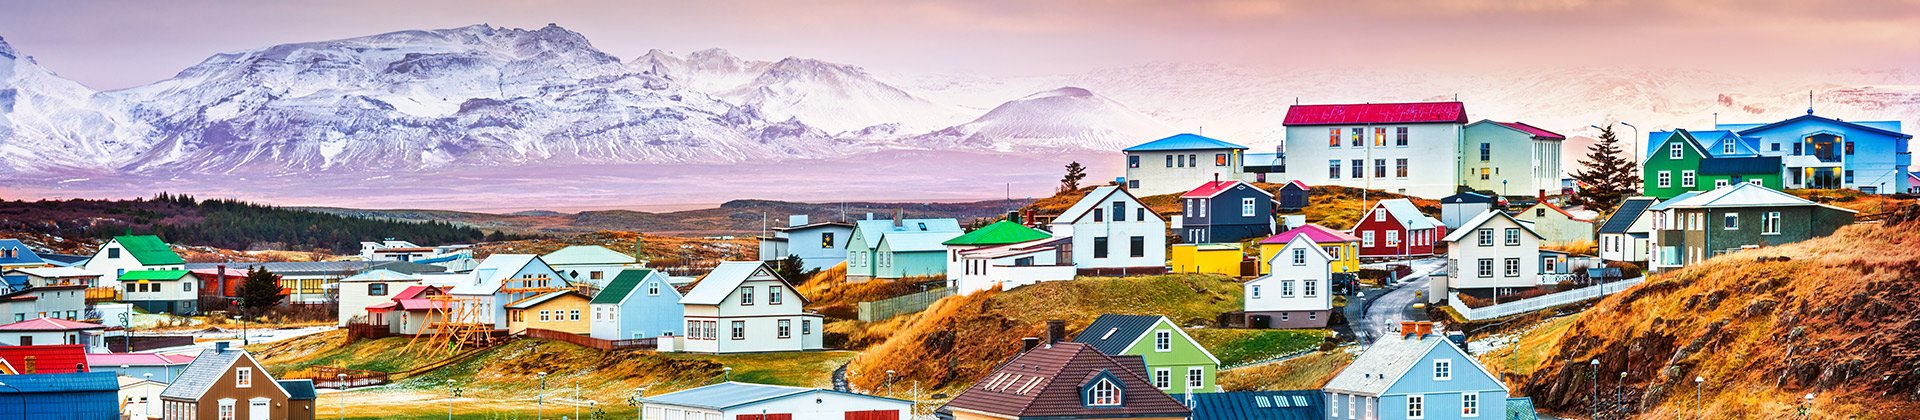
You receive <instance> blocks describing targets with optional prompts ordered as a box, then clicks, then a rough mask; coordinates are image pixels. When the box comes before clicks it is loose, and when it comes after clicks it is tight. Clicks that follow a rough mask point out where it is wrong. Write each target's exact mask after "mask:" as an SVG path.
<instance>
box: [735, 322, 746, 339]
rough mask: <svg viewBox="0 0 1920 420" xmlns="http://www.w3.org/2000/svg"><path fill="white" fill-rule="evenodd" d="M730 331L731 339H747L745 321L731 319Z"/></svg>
mask: <svg viewBox="0 0 1920 420" xmlns="http://www.w3.org/2000/svg"><path fill="white" fill-rule="evenodd" d="M731 331H733V339H735V340H745V339H747V321H733V328H732V329H731Z"/></svg>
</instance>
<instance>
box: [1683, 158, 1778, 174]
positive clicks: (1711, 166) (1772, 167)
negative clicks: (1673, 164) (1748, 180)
mask: <svg viewBox="0 0 1920 420" xmlns="http://www.w3.org/2000/svg"><path fill="white" fill-rule="evenodd" d="M1700 173H1701V174H1702V175H1763V174H1779V173H1780V157H1779V156H1752V157H1716V158H1707V159H1701V160H1700Z"/></svg>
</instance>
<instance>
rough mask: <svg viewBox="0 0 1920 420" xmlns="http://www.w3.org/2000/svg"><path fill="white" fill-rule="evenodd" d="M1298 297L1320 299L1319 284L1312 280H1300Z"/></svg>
mask: <svg viewBox="0 0 1920 420" xmlns="http://www.w3.org/2000/svg"><path fill="white" fill-rule="evenodd" d="M1300 296H1305V297H1310V298H1311V297H1320V282H1319V281H1316V280H1314V279H1306V280H1301V281H1300Z"/></svg>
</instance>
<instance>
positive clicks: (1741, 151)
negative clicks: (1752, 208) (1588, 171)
mask: <svg viewBox="0 0 1920 420" xmlns="http://www.w3.org/2000/svg"><path fill="white" fill-rule="evenodd" d="M1657 133H1663V137H1656V138H1657V139H1658V140H1657V141H1658V142H1659V143H1658V144H1655V145H1654V147H1653V148H1652V149H1651V150H1652V153H1651V154H1648V155H1647V156H1646V161H1645V162H1644V163H1642V165H1644V166H1645V167H1644V168H1642V172H1643V174H1641V176H1642V180H1641V181H1642V182H1644V183H1645V184H1644V186H1643V191H1645V194H1646V195H1647V196H1651V197H1656V198H1659V199H1662V200H1666V199H1670V198H1673V197H1674V196H1677V195H1680V194H1681V193H1685V192H1688V191H1707V190H1712V189H1714V188H1719V187H1725V186H1728V185H1732V184H1742V183H1746V184H1759V185H1761V186H1764V187H1767V188H1773V189H1780V188H1784V187H1783V185H1785V184H1784V182H1783V181H1782V180H1783V179H1784V172H1783V171H1784V169H1783V167H1782V166H1781V160H1782V158H1781V157H1779V156H1766V155H1762V154H1760V153H1759V152H1758V149H1756V148H1755V147H1754V144H1753V143H1752V141H1753V140H1754V139H1752V138H1747V137H1742V136H1740V135H1738V134H1735V133H1734V132H1732V131H1726V130H1715V131H1697V132H1696V131H1687V130H1684V129H1681V130H1673V131H1671V132H1657Z"/></svg>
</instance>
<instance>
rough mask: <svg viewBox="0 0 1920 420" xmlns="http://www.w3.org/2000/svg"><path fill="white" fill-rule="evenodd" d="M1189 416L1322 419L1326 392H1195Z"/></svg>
mask: <svg viewBox="0 0 1920 420" xmlns="http://www.w3.org/2000/svg"><path fill="white" fill-rule="evenodd" d="M1192 396H1193V416H1192V417H1188V419H1190V420H1320V419H1322V418H1325V415H1326V394H1325V393H1322V392H1320V391H1318V390H1294V391H1235V392H1203V393H1197V394H1193V395H1192Z"/></svg>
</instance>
